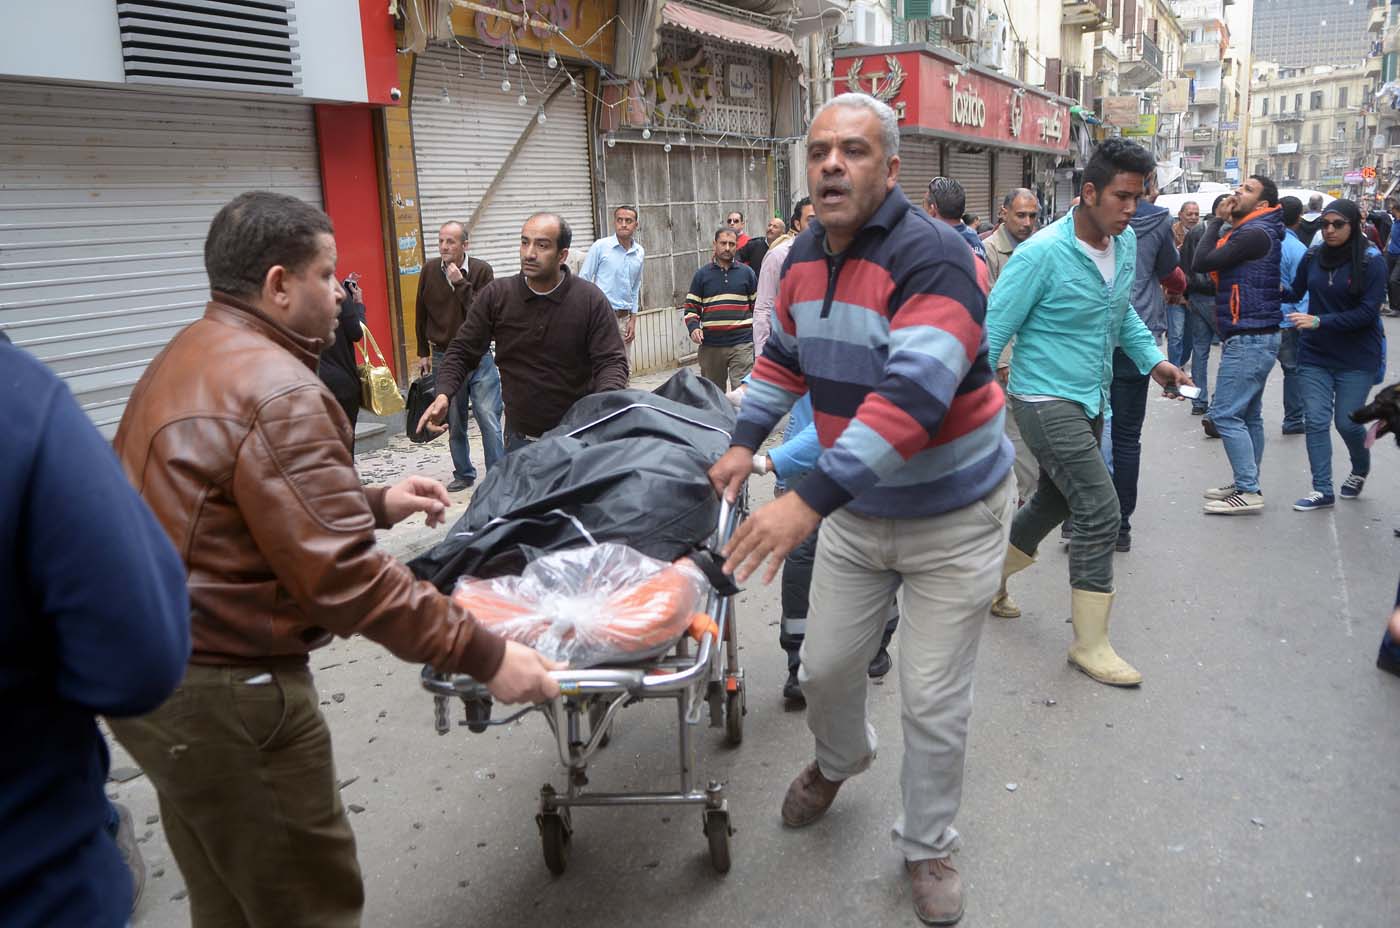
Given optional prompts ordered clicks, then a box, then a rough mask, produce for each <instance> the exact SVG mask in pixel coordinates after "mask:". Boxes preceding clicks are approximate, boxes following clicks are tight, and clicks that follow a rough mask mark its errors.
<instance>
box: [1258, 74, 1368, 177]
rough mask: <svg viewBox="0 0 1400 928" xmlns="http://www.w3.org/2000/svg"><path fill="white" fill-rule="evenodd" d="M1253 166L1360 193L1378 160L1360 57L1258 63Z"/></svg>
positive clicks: (1262, 171) (1271, 173) (1264, 171)
mask: <svg viewBox="0 0 1400 928" xmlns="http://www.w3.org/2000/svg"><path fill="white" fill-rule="evenodd" d="M1251 116H1252V118H1251V129H1250V134H1251V136H1252V137H1251V138H1250V140H1249V156H1248V162H1249V165H1250V171H1251V172H1252V173H1256V174H1265V175H1267V176H1269V177H1271V178H1273V179H1274V180H1275V181H1276V182H1277V183H1278V185H1279V186H1280V187H1283V186H1289V187H1306V188H1309V189H1316V190H1322V191H1327V192H1331V193H1333V194H1334V195H1337V196H1340V195H1342V194H1343V193H1347V194H1352V195H1355V194H1357V193H1360V192H1362V188H1363V187H1364V186H1367V184H1366V181H1367V180H1368V178H1365V177H1363V175H1362V171H1363V169H1364V168H1366V167H1374V157H1373V154H1372V151H1373V145H1372V137H1373V136H1374V133H1375V115H1374V84H1373V78H1372V77H1371V76H1370V75H1369V74H1368V73H1367V69H1366V67H1365V66H1364V65H1362V64H1354V65H1347V66H1343V67H1332V66H1327V65H1321V66H1318V67H1313V68H1280V67H1278V66H1276V65H1274V64H1272V63H1269V62H1263V63H1260V64H1257V65H1256V66H1255V69H1254V102H1253V106H1252V108H1251Z"/></svg>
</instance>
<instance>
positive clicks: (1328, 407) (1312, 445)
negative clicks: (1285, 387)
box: [1298, 364, 1374, 496]
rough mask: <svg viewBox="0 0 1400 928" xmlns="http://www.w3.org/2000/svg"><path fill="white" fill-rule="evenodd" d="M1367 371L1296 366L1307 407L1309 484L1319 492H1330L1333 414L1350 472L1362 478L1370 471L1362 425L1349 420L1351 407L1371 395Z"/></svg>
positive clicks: (1356, 407) (1369, 452)
mask: <svg viewBox="0 0 1400 928" xmlns="http://www.w3.org/2000/svg"><path fill="white" fill-rule="evenodd" d="M1373 379H1374V375H1373V374H1372V373H1371V372H1370V371H1334V370H1331V369H1329V368H1326V367H1317V366H1315V365H1312V364H1300V365H1298V380H1299V383H1300V389H1301V392H1302V394H1303V404H1304V406H1305V407H1306V409H1307V423H1308V466H1309V467H1310V468H1311V469H1312V486H1313V489H1314V490H1316V491H1317V492H1319V493H1326V494H1327V495H1328V496H1331V495H1332V433H1331V431H1330V426H1331V423H1332V422H1333V419H1334V415H1335V421H1336V424H1337V433H1338V434H1339V435H1341V436H1342V442H1343V443H1344V444H1345V445H1346V446H1347V454H1348V455H1349V456H1350V457H1351V472H1352V473H1353V474H1360V475H1361V476H1362V477H1364V476H1366V475H1367V474H1369V473H1370V472H1371V449H1370V448H1367V447H1366V426H1364V425H1358V424H1357V423H1355V422H1352V421H1351V412H1352V410H1355V409H1359V408H1360V407H1362V406H1365V405H1366V398H1367V397H1368V396H1370V394H1371V381H1372V380H1373Z"/></svg>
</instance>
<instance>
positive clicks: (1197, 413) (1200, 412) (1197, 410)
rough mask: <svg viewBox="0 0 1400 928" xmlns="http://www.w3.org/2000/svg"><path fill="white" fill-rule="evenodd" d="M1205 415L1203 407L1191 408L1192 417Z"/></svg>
mask: <svg viewBox="0 0 1400 928" xmlns="http://www.w3.org/2000/svg"><path fill="white" fill-rule="evenodd" d="M1205 414H1206V407H1204V406H1192V407H1191V415H1193V416H1204V415H1205Z"/></svg>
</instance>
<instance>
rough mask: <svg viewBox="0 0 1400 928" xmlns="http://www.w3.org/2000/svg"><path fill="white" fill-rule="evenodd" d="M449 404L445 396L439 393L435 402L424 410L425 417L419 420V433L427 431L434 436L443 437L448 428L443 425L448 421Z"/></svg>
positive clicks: (434, 399) (434, 398)
mask: <svg viewBox="0 0 1400 928" xmlns="http://www.w3.org/2000/svg"><path fill="white" fill-rule="evenodd" d="M447 403H448V400H447V396H446V395H445V394H442V393H439V394H438V395H437V396H435V397H433V402H432V403H431V404H430V405H429V406H428V408H427V409H425V410H423V416H422V418H420V419H419V420H418V431H420V432H422V431H423V430H424V429H426V430H427V431H428V433H429V434H432V435H441V434H442V433H443V432H445V431H447V426H445V425H443V423H444V422H446V421H447Z"/></svg>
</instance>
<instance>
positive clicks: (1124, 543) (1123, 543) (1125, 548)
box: [1113, 531, 1133, 554]
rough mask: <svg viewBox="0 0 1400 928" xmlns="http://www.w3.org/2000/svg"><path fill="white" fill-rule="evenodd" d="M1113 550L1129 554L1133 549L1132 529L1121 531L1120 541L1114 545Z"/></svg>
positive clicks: (1119, 534)
mask: <svg viewBox="0 0 1400 928" xmlns="http://www.w3.org/2000/svg"><path fill="white" fill-rule="evenodd" d="M1113 550H1115V551H1117V552H1118V553H1120V554H1127V553H1128V552H1129V551H1131V550H1133V533H1132V532H1131V531H1128V532H1119V533H1118V543H1117V544H1116V545H1114V546H1113Z"/></svg>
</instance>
